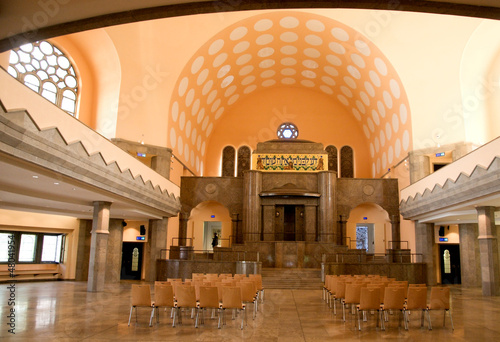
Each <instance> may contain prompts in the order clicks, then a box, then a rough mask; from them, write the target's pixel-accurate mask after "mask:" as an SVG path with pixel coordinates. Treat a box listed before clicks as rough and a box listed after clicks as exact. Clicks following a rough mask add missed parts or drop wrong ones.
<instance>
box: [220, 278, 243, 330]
mask: <svg viewBox="0 0 500 342" xmlns="http://www.w3.org/2000/svg"><path fill="white" fill-rule="evenodd" d="M221 309H222V315H221V316H222V324H223V325H225V324H226V317H225V311H226V310H227V309H231V310H237V311H240V312H243V313H242V315H241V316H242V317H241V329H242V330H243V323H244V322H246V313H245V304H243V301H242V298H241V289H240V288H239V287H236V286H223V287H222V304H221ZM220 323H221V322H220V318H219V327H220V326H221V324H220Z"/></svg>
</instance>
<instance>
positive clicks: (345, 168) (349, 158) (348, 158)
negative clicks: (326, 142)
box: [340, 146, 354, 178]
mask: <svg viewBox="0 0 500 342" xmlns="http://www.w3.org/2000/svg"><path fill="white" fill-rule="evenodd" d="M340 177H342V178H354V158H353V153H352V147H350V146H344V147H342V148H341V149H340Z"/></svg>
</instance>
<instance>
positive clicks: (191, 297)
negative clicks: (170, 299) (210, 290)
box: [175, 285, 196, 308]
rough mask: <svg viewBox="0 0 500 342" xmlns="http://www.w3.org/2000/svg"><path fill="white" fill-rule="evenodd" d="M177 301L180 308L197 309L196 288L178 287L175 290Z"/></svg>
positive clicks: (189, 286)
mask: <svg viewBox="0 0 500 342" xmlns="http://www.w3.org/2000/svg"><path fill="white" fill-rule="evenodd" d="M175 299H176V300H177V306H178V307H186V308H194V307H196V292H195V288H194V286H191V285H178V286H177V287H176V289H175Z"/></svg>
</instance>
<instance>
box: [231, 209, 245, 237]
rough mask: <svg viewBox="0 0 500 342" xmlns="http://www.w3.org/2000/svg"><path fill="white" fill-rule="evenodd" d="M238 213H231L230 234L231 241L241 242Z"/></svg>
mask: <svg viewBox="0 0 500 342" xmlns="http://www.w3.org/2000/svg"><path fill="white" fill-rule="evenodd" d="M240 222H241V220H240V214H238V213H233V214H232V215H231V234H232V241H231V243H232V244H234V243H243V237H242V235H241V227H240Z"/></svg>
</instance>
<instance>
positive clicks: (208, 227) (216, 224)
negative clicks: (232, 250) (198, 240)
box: [203, 221, 222, 251]
mask: <svg viewBox="0 0 500 342" xmlns="http://www.w3.org/2000/svg"><path fill="white" fill-rule="evenodd" d="M203 227H204V228H203V249H204V250H206V251H208V250H213V247H212V239H213V238H214V234H217V238H218V243H219V244H218V245H217V246H218V247H221V244H222V241H221V239H222V222H221V221H205V222H204V223H203Z"/></svg>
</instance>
